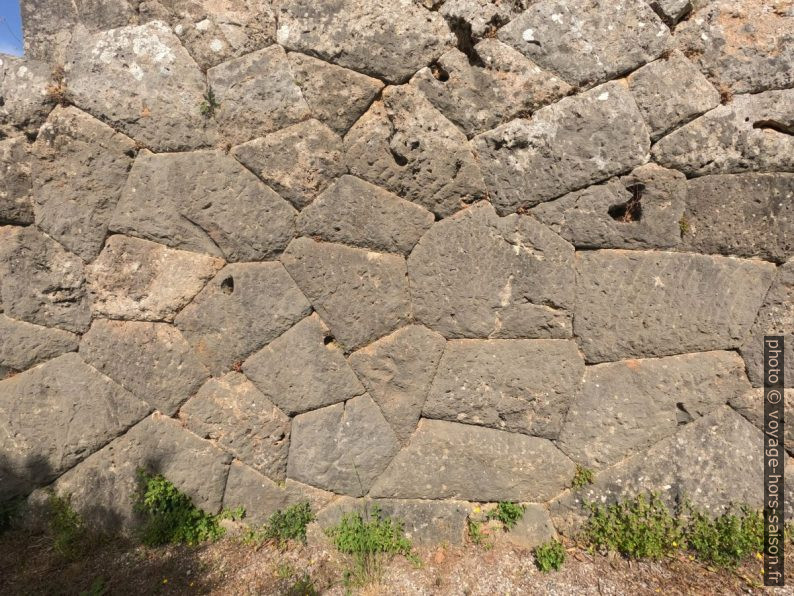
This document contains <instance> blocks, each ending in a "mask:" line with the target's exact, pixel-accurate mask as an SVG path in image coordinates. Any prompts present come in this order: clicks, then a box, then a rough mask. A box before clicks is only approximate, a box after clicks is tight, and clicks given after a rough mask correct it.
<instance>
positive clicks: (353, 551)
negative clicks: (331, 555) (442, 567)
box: [325, 505, 419, 586]
mask: <svg viewBox="0 0 794 596" xmlns="http://www.w3.org/2000/svg"><path fill="white" fill-rule="evenodd" d="M325 533H326V534H327V535H328V537H329V538H330V539H331V541H332V542H333V544H334V546H336V548H337V550H339V552H341V553H344V554H346V555H350V556H351V557H352V558H353V564H354V565H353V569H352V570H350V571H348V572H347V573H346V574H345V575H346V583H347V584H349V585H355V586H364V585H367V584H371V583H373V582H376V581H378V580H379V579H380V578H381V576H382V574H383V565H384V563H385V562H387V561H388V560H389V559H391V558H392V557H394V556H395V555H403V556H404V557H406V558H407V559H408V560H409V561H411V562H412V563H414V564H415V565H418V564H419V559H418V557H417V556H416V555H415V554H414V552H413V546H412V545H411V541H410V540H408V538H407V537H406V536H405V534H404V533H403V526H402V523H401V522H400V521H399V520H395V519H392V518H390V517H384V516H382V515H381V511H380V507H378V506H377V505H375V506H373V507H372V511H371V513H370V512H367V511H365V512H364V514H363V515H362V514H361V513H359V512H352V513H347V514H345V515H344V516H342V520H341V521H340V522H339V524H338V525H336V526H333V527H330V528H327V529H326V530H325Z"/></svg>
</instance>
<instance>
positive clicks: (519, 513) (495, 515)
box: [486, 501, 526, 531]
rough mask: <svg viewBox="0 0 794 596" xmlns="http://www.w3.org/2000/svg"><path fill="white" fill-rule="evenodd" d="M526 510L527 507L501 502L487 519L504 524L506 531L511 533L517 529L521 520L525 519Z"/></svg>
mask: <svg viewBox="0 0 794 596" xmlns="http://www.w3.org/2000/svg"><path fill="white" fill-rule="evenodd" d="M525 510H526V506H524V505H519V504H518V503H511V502H510V501H499V504H498V505H497V506H496V508H495V509H492V510H491V511H489V512H488V513H487V515H486V518H487V519H495V520H498V521H500V522H502V525H503V526H504V529H505V531H509V530H512V529H513V528H515V527H516V524H517V523H518V522H519V520H520V519H521V518H522V517H524V511H525Z"/></svg>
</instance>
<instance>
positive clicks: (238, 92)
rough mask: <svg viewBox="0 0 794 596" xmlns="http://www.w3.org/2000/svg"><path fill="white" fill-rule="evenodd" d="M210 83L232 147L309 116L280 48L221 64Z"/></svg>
mask: <svg viewBox="0 0 794 596" xmlns="http://www.w3.org/2000/svg"><path fill="white" fill-rule="evenodd" d="M207 81H208V82H209V85H210V86H211V87H212V90H213V92H214V93H215V96H216V98H217V100H218V102H219V103H220V106H219V107H218V109H217V111H216V113H215V118H216V119H217V121H218V123H219V124H220V127H221V130H222V131H223V134H224V137H225V138H226V140H227V141H229V142H230V143H232V144H237V143H244V142H245V141H248V140H251V139H253V138H254V137H257V136H259V135H263V134H265V133H268V132H272V131H274V130H278V129H280V128H284V127H285V126H289V125H290V124H294V123H295V122H299V121H301V120H305V119H306V118H308V117H309V106H308V105H307V104H306V100H305V99H304V98H303V94H302V93H301V90H300V88H299V87H298V86H297V85H296V84H295V80H294V79H293V77H292V73H291V72H290V67H289V62H288V61H287V54H286V53H285V52H284V49H283V48H282V47H281V46H278V45H272V46H270V47H268V48H265V49H263V50H259V51H257V52H253V53H251V54H247V55H245V56H242V57H240V58H235V59H233V60H229V61H228V62H224V63H223V64H219V65H218V66H215V67H214V68H210V69H209V70H208V71H207Z"/></svg>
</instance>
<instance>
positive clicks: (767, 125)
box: [652, 89, 794, 177]
mask: <svg viewBox="0 0 794 596" xmlns="http://www.w3.org/2000/svg"><path fill="white" fill-rule="evenodd" d="M793 127H794V89H787V90H784V91H767V92H765V93H758V94H757V95H737V96H736V97H734V98H733V101H732V102H731V103H729V104H727V105H723V106H719V107H717V108H715V109H713V110H711V111H710V112H707V113H706V114H704V115H703V116H701V117H700V118H697V119H695V120H693V121H692V122H690V123H689V124H686V125H684V126H682V127H681V128H679V129H678V130H676V131H675V132H672V133H670V134H669V135H667V136H666V137H664V138H663V139H661V140H660V141H659V142H658V143H656V144H655V145H654V147H653V151H652V155H653V159H654V160H655V161H657V162H659V163H660V164H661V165H663V166H666V167H668V168H675V169H678V170H681V171H682V172H684V174H686V175H687V176H689V177H692V176H702V175H704V174H721V173H725V174H731V173H739V172H747V171H760V172H765V171H775V170H776V171H781V172H791V171H794V157H792V156H794V135H792V134H791V131H792V129H793Z"/></svg>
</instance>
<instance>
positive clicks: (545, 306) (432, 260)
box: [408, 203, 574, 338]
mask: <svg viewBox="0 0 794 596" xmlns="http://www.w3.org/2000/svg"><path fill="white" fill-rule="evenodd" d="M573 256H574V252H573V248H572V247H571V245H570V244H568V243H567V242H565V241H564V240H562V239H561V238H560V237H559V236H557V235H556V234H554V233H553V232H551V231H550V230H549V229H548V228H546V227H545V226H542V225H541V224H539V223H537V222H536V221H535V220H534V219H531V218H529V217H525V216H519V215H511V216H509V217H504V218H500V217H499V216H498V215H497V214H496V212H495V211H494V208H493V207H492V206H491V205H489V204H487V203H480V204H478V205H474V206H472V207H470V208H468V209H466V210H464V211H462V212H461V213H459V214H457V215H455V216H454V217H451V218H449V219H447V220H444V221H442V222H439V223H437V224H436V225H434V226H433V228H431V230H430V231H429V232H428V233H427V234H425V236H424V237H423V238H422V239H421V240H420V241H419V244H418V245H417V246H416V248H415V249H414V251H413V252H412V253H411V256H410V257H409V259H408V275H409V280H410V286H411V300H412V303H413V307H414V316H415V317H416V319H417V320H418V321H419V322H421V323H423V324H424V325H426V326H428V327H429V328H431V329H433V330H435V331H438V332H439V333H441V334H442V335H444V336H445V337H447V338H461V337H471V338H492V337H493V338H520V337H525V338H526V337H529V338H532V337H536V338H547V337H551V338H559V337H570V335H571V312H570V310H571V308H572V306H573V300H572V296H571V294H570V292H569V288H571V287H573V284H574V271H573Z"/></svg>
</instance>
